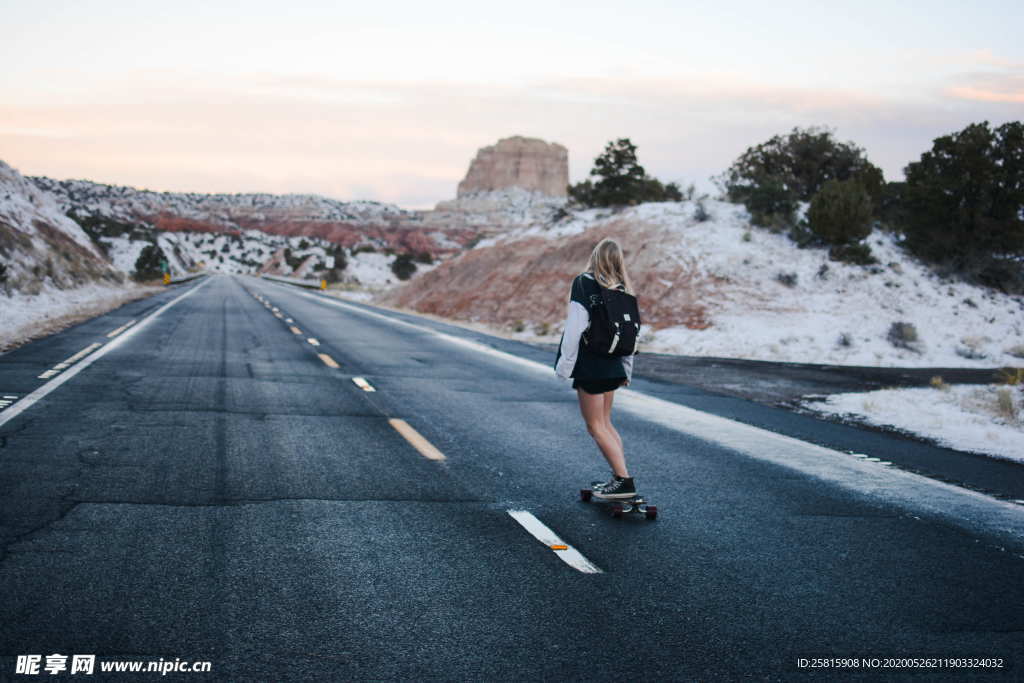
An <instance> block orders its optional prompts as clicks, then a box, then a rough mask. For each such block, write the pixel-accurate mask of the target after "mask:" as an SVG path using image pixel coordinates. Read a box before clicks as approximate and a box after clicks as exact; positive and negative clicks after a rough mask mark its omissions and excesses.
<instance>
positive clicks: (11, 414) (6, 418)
mask: <svg viewBox="0 0 1024 683" xmlns="http://www.w3.org/2000/svg"><path fill="white" fill-rule="evenodd" d="M209 282H210V279H209V278H207V279H205V280H203V281H202V282H201V283H200V284H198V285H196V286H195V287H192V289H190V290H188V291H187V292H185V293H184V294H181V295H179V296H178V297H176V298H174V299H172V300H171V301H169V302H167V303H166V304H164V305H163V306H161V307H160V308H158V309H156V310H155V311H153V312H152V313H150V314H149V315H148V316H146V317H145V318H143V319H142V322H140V323H139V324H138V325H135V326H133V327H132V328H131V329H130V330H128V331H127V332H125V333H124V334H121V335H119V336H118V337H117V339H114V340H113V341H111V342H110V343H109V344H107V345H106V346H102V345H100V344H96V345H95V346H96V347H101V348H96V350H95V351H92V352H91V353H90V349H89V347H86V348H85V349H82V350H81V351H79V352H78V353H76V354H75V355H74V356H72V357H71V358H69V359H67V360H66V361H64V363H69V362H71V361H72V359H76V360H77V358H79V357H82V356H84V358H83V359H82V361H81V362H80V363H76V365H75V366H74V367H72V368H69V369H68V371H67V372H64V373H61V375H60V377H57V378H56V379H53V380H51V381H49V382H47V383H46V384H44V385H42V386H41V387H39V388H38V389H36V390H35V391H33V392H32V393H30V394H29V395H27V396H26V397H25V398H23V399H21V400H20V401H18V402H17V403H15V404H14V405H13V406H11V407H10V408H8V409H7V410H4V411H3V413H0V427H2V426H3V425H4V424H6V423H7V422H10V421H11V420H13V419H14V418H16V417H17V416H18V415H20V414H22V413H23V412H25V411H26V410H28V409H29V408H31V407H32V406H33V405H35V404H36V403H37V402H38V401H40V400H41V399H42V398H43V397H45V396H46V395H47V394H49V393H50V392H51V391H53V390H55V389H56V388H57V387H59V386H60V385H62V384H64V382H67V381H68V380H69V379H71V378H72V377H74V376H75V375H77V374H78V373H79V372H81V371H82V370H85V369H86V368H87V367H89V366H90V365H92V364H93V363H94V362H96V361H97V360H99V359H100V358H102V357H103V356H105V355H106V354H108V353H110V352H111V351H113V350H114V349H116V348H117V347H118V346H120V345H121V344H123V343H125V341H127V340H128V339H130V338H131V337H132V336H134V335H135V334H137V333H138V332H139V330H141V329H143V328H144V327H145V326H146V323H148V322H149V321H150V320H153V319H154V318H156V317H157V316H158V315H160V314H161V313H163V312H164V311H166V310H167V309H168V308H170V307H171V306H174V305H175V304H177V303H178V302H179V301H181V300H182V299H184V298H186V297H189V296H192V295H193V294H195V293H196V292H198V291H199V290H200V289H202V288H203V287H205V286H206V285H207V283H209ZM86 354H88V355H86Z"/></svg>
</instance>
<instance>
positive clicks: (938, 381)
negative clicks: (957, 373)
mask: <svg viewBox="0 0 1024 683" xmlns="http://www.w3.org/2000/svg"><path fill="white" fill-rule="evenodd" d="M929 384H931V386H932V388H933V389H938V390H940V391H949V385H948V384H946V382H945V380H943V379H942V376H941V375H935V376H934V377H932V379H931V381H930V382H929Z"/></svg>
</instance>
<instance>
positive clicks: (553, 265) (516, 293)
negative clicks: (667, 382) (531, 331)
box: [381, 221, 721, 329]
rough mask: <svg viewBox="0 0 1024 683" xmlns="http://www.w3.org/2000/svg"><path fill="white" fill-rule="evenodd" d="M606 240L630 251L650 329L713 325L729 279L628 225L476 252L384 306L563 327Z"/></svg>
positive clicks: (657, 234) (648, 228)
mask: <svg viewBox="0 0 1024 683" xmlns="http://www.w3.org/2000/svg"><path fill="white" fill-rule="evenodd" d="M604 237H613V238H615V239H616V240H618V241H619V243H620V244H622V245H623V248H624V249H625V250H626V260H627V265H628V267H629V273H630V277H631V278H632V280H633V285H634V288H635V289H636V291H637V292H639V299H640V310H641V313H642V315H643V321H644V324H645V325H649V326H651V327H652V328H661V327H669V326H673V325H686V326H687V327H690V328H694V329H703V328H706V327H708V326H709V325H710V319H709V314H708V308H707V305H706V302H707V300H708V298H709V296H710V295H712V294H713V292H714V291H715V290H716V289H717V286H718V285H719V284H720V283H721V281H720V280H719V279H718V278H716V277H714V276H709V275H706V274H702V273H701V272H700V271H699V270H697V269H696V268H694V267H692V266H690V265H687V264H681V263H679V262H678V261H677V260H674V259H669V258H666V257H665V254H664V250H663V249H661V248H659V245H663V244H665V243H666V242H665V240H666V239H673V238H672V237H671V236H669V235H667V234H666V233H665V231H664V230H663V229H661V228H659V227H657V226H653V225H643V224H639V225H638V224H637V223H634V222H627V221H612V222H609V223H605V224H603V225H600V226H598V227H595V228H593V229H591V230H588V231H586V232H585V233H582V234H578V235H573V236H571V237H564V238H560V239H545V238H542V237H536V238H530V239H524V240H519V241H515V242H510V243H505V244H498V245H496V246H493V247H485V248H478V249H471V250H469V251H467V252H464V253H463V254H462V255H460V256H458V257H456V258H453V259H452V260H450V261H448V262H446V263H443V264H441V265H440V266H438V267H437V268H436V269H434V270H432V271H430V272H429V273H424V274H423V275H421V276H419V277H417V279H416V280H415V282H412V283H410V284H408V285H404V286H403V287H401V288H398V289H396V290H392V291H391V292H388V293H386V294H384V295H382V298H381V302H382V303H385V304H388V305H392V306H398V307H403V308H411V309H414V310H417V311H421V312H424V313H432V314H435V315H440V316H444V317H448V318H454V319H457V320H468V321H480V322H487V323H498V324H510V323H513V322H515V321H520V320H522V321H528V322H536V323H548V324H551V325H557V324H560V323H561V322H562V321H563V320H564V319H565V312H566V305H567V303H568V299H569V284H570V282H571V281H572V278H573V277H574V276H575V275H577V274H578V273H580V272H581V271H582V270H583V269H584V268H585V267H586V263H587V258H588V257H589V256H590V252H591V251H592V250H593V248H594V245H596V244H597V242H598V241H600V240H601V239H602V238H604ZM676 239H677V238H676Z"/></svg>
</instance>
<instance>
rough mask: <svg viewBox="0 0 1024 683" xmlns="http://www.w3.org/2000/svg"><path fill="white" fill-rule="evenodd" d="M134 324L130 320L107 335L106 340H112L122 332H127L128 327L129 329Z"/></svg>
mask: <svg viewBox="0 0 1024 683" xmlns="http://www.w3.org/2000/svg"><path fill="white" fill-rule="evenodd" d="M134 324H135V321H134V320H130V321H129V322H127V323H125V324H124V325H121V327H119V328H117V329H116V330H114V331H113V332H111V333H110V334H108V335H107V339H113V338H114V337H116V336H117V335H119V334H121V333H122V332H124V331H125V330H127V329H128V328H129V327H131V326H132V325H134Z"/></svg>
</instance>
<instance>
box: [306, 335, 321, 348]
mask: <svg viewBox="0 0 1024 683" xmlns="http://www.w3.org/2000/svg"><path fill="white" fill-rule="evenodd" d="M306 341H308V342H309V343H310V344H312V345H313V346H320V341H319V340H317V339H314V338H313V337H310V338H309V339H307V340H306Z"/></svg>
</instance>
